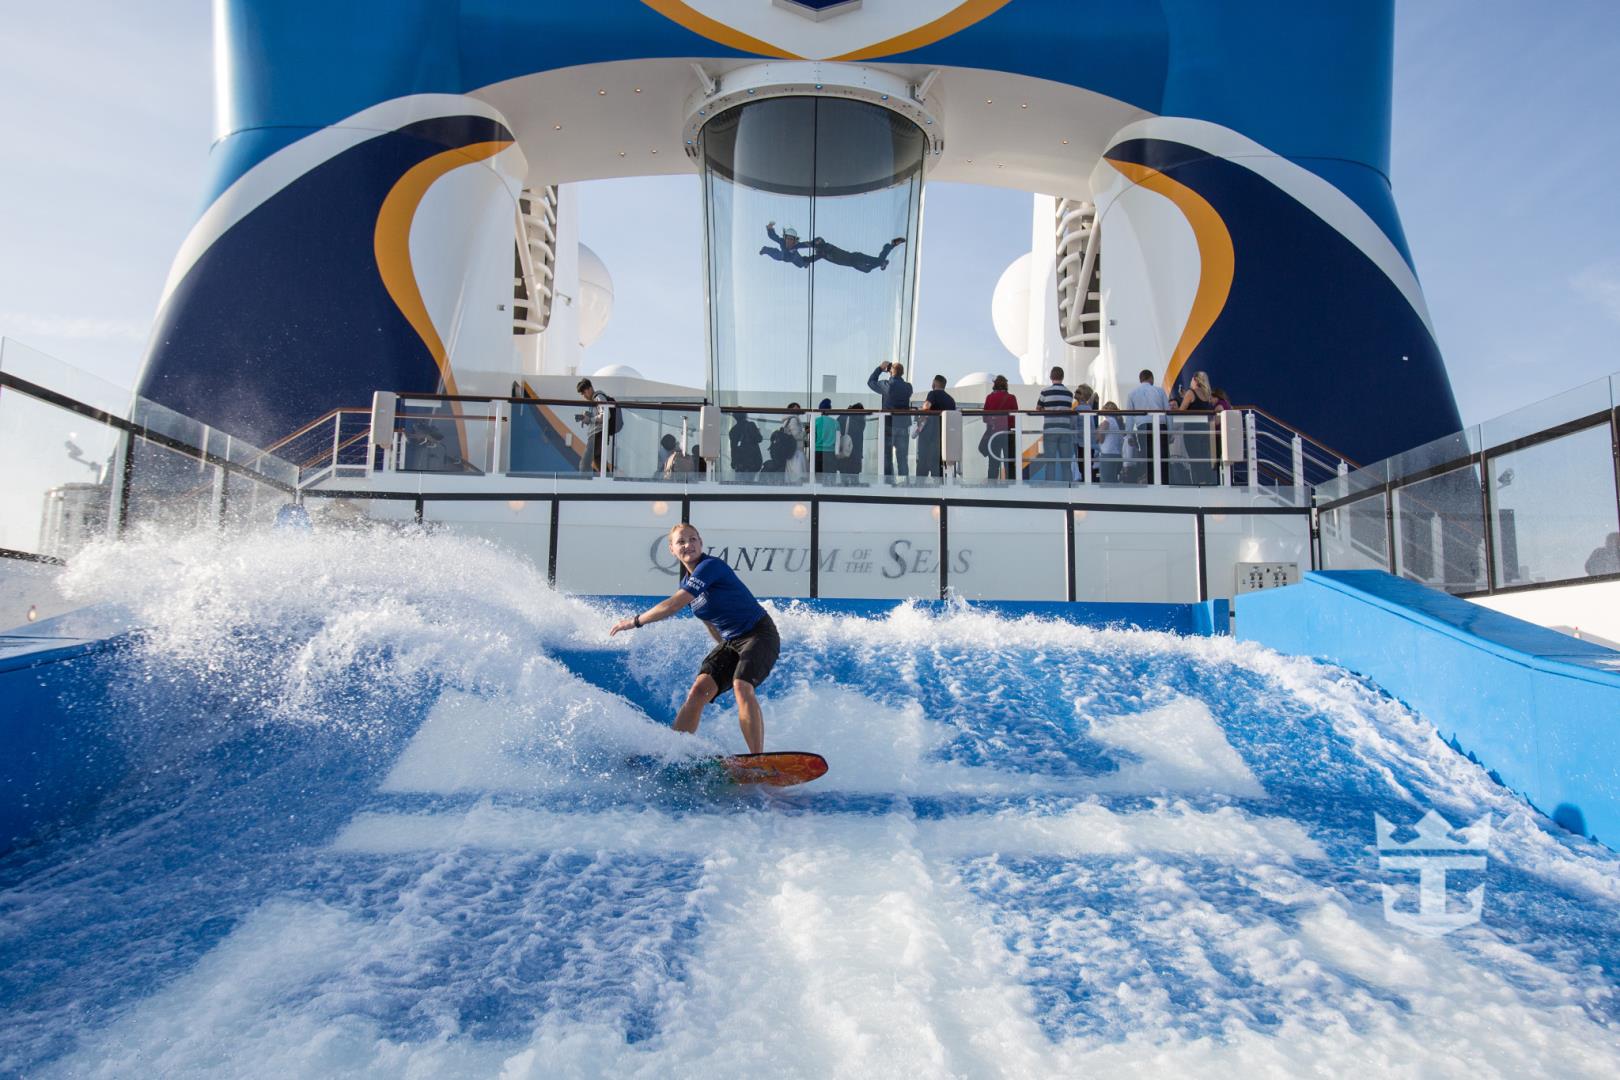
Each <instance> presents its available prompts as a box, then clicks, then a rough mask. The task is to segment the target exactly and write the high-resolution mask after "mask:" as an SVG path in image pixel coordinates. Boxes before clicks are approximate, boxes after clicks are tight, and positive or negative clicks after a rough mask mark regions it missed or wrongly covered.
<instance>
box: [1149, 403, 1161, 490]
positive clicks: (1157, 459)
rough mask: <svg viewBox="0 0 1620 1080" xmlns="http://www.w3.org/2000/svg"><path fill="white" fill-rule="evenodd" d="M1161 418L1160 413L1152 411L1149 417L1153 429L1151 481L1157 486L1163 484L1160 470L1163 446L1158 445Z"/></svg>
mask: <svg viewBox="0 0 1620 1080" xmlns="http://www.w3.org/2000/svg"><path fill="white" fill-rule="evenodd" d="M1162 419H1163V416H1162V415H1161V414H1160V413H1154V414H1153V416H1152V417H1150V421H1151V424H1152V430H1153V435H1152V438H1153V483H1154V484H1155V485H1159V486H1162V485H1163V484H1164V475H1163V473H1162V472H1161V471H1160V470H1161V468H1162V467H1163V463H1164V447H1162V446H1160V445H1159V421H1160V420H1162Z"/></svg>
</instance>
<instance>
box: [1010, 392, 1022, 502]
mask: <svg viewBox="0 0 1620 1080" xmlns="http://www.w3.org/2000/svg"><path fill="white" fill-rule="evenodd" d="M1022 420H1023V416H1022V415H1021V414H1020V413H1019V412H1018V411H1017V410H1014V411H1013V414H1012V427H1011V428H1009V429H1008V438H1010V439H1011V440H1012V445H1011V446H1010V447H1008V450H1007V452H1008V453H1009V454H1010V455H1011V460H1010V461H1009V462H1008V464H1009V465H1011V466H1012V474H1013V486H1014V487H1021V486H1022V485H1023V483H1024V431H1023V424H1022V423H1020V421H1022Z"/></svg>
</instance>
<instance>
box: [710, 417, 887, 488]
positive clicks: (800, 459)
mask: <svg viewBox="0 0 1620 1080" xmlns="http://www.w3.org/2000/svg"><path fill="white" fill-rule="evenodd" d="M723 416H724V420H723V422H722V424H721V431H722V437H721V444H720V481H721V482H722V483H728V484H803V483H805V482H806V480H807V479H808V474H809V471H810V456H809V445H810V444H809V438H810V421H811V420H812V419H813V417H812V416H811V414H809V413H803V412H801V413H785V412H777V411H772V412H740V411H738V412H733V411H729V410H728V411H727V412H725V413H724V414H723ZM867 426H875V425H871V424H868V425H867ZM864 445H865V444H864V443H863V446H864Z"/></svg>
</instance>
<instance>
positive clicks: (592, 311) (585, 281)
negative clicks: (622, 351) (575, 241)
mask: <svg viewBox="0 0 1620 1080" xmlns="http://www.w3.org/2000/svg"><path fill="white" fill-rule="evenodd" d="M612 317H613V275H612V274H609V273H608V268H607V264H606V263H604V262H603V261H602V258H601V256H600V255H598V254H597V253H596V252H594V251H592V250H591V249H590V248H588V247H586V246H585V245H584V244H581V245H579V347H580V348H582V349H588V348H590V347H591V345H592V344H593V343H594V342H595V341H596V339H597V338H599V337H601V336H602V331H603V330H606V329H607V324H608V319H610V318H612Z"/></svg>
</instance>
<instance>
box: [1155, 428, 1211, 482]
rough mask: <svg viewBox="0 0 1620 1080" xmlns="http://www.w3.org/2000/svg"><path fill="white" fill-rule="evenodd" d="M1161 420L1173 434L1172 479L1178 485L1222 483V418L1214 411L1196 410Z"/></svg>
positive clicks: (1171, 452)
mask: <svg viewBox="0 0 1620 1080" xmlns="http://www.w3.org/2000/svg"><path fill="white" fill-rule="evenodd" d="M1160 423H1161V424H1163V425H1164V426H1165V428H1166V429H1167V430H1168V432H1169V435H1170V476H1169V480H1170V483H1171V484H1174V485H1176V486H1178V487H1213V486H1215V485H1216V484H1219V483H1220V481H1221V471H1220V437H1219V431H1220V428H1219V427H1218V426H1217V425H1218V424H1219V423H1220V421H1219V419H1218V418H1216V417H1215V415H1214V414H1212V413H1196V414H1188V415H1186V416H1177V415H1167V416H1165V417H1163V418H1162V419H1161V420H1160Z"/></svg>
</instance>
